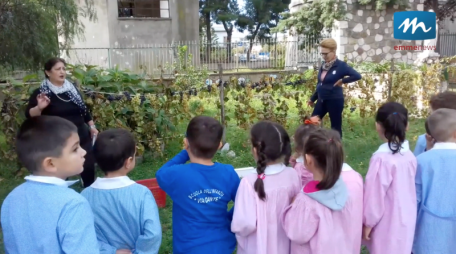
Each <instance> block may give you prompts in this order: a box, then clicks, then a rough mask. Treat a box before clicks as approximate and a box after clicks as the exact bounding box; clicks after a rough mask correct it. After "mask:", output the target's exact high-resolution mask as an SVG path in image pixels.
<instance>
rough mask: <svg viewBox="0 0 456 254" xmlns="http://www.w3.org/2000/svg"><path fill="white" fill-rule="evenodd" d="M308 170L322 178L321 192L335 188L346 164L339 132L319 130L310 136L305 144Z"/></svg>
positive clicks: (319, 187) (319, 184)
mask: <svg viewBox="0 0 456 254" xmlns="http://www.w3.org/2000/svg"><path fill="white" fill-rule="evenodd" d="M304 157H305V164H306V168H307V169H308V170H309V171H310V172H312V173H313V175H314V177H315V176H321V180H320V182H319V183H318V185H317V188H318V189H319V190H327V189H330V188H332V187H333V186H334V184H335V183H336V182H337V180H338V179H339V177H340V173H341V171H342V165H343V163H344V150H343V148H342V143H341V142H340V135H339V133H338V132H337V131H334V130H328V129H319V130H316V131H314V132H313V133H311V134H310V135H309V138H308V139H307V142H306V143H305V144H304Z"/></svg>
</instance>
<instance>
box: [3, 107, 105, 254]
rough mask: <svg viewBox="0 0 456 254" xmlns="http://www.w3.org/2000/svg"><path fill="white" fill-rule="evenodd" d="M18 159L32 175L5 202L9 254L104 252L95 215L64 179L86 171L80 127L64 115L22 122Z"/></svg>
mask: <svg viewBox="0 0 456 254" xmlns="http://www.w3.org/2000/svg"><path fill="white" fill-rule="evenodd" d="M16 149H17V155H18V158H19V161H20V162H21V163H22V165H24V166H25V167H26V168H27V169H28V170H29V171H30V172H31V173H32V175H30V176H27V177H25V180H26V182H25V183H23V184H21V185H19V186H18V187H16V188H15V189H14V190H13V191H12V192H11V193H10V194H9V195H8V196H7V197H6V199H5V201H4V202H3V204H2V212H1V213H2V214H1V223H2V224H1V225H2V230H3V242H4V245H5V250H6V253H14V254H31V253H67V254H70V253H71V254H76V253H86V254H92V253H93V254H96V253H100V251H99V248H98V243H97V238H96V235H95V227H94V220H93V214H92V211H91V209H90V205H89V203H88V202H87V200H86V199H85V198H83V197H82V196H81V195H79V194H78V193H77V192H76V191H74V190H73V189H70V188H68V186H69V185H71V184H73V183H74V182H76V181H71V182H66V181H65V180H64V179H66V178H68V177H70V176H74V175H78V174H80V173H81V172H82V170H83V165H84V155H85V154H86V151H84V150H83V149H82V148H81V147H80V146H79V136H78V130H77V128H76V126H75V125H74V124H73V123H71V122H69V121H68V120H65V119H63V118H60V117H56V116H37V117H32V118H30V119H27V120H25V121H24V123H23V124H22V125H21V127H20V129H19V133H18V135H17V140H16Z"/></svg>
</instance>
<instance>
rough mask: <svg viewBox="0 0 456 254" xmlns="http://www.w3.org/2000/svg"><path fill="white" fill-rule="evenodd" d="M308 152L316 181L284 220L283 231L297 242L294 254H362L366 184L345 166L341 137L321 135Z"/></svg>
mask: <svg viewBox="0 0 456 254" xmlns="http://www.w3.org/2000/svg"><path fill="white" fill-rule="evenodd" d="M304 151H305V154H304V158H305V162H306V168H307V169H308V170H309V171H310V172H312V174H313V180H312V181H310V182H309V183H307V184H306V186H304V188H303V190H302V191H301V192H300V193H299V194H298V195H297V196H296V199H295V200H294V202H293V203H292V204H291V205H290V206H288V207H287V208H286V209H284V212H283V215H282V226H283V228H284V230H285V232H286V234H287V236H288V237H289V238H290V240H291V252H290V253H291V254H302V253H306V254H320V253H331V254H359V253H360V247H361V241H360V239H361V236H362V235H361V229H362V191H363V190H362V179H360V178H359V175H357V173H356V172H354V171H353V172H352V169H351V168H350V167H349V166H348V165H346V164H345V166H344V152H343V148H342V144H341V142H340V135H339V133H338V132H336V131H334V130H326V129H320V130H317V131H315V132H314V133H312V134H310V136H309V138H308V139H307V141H306V142H305V144H304ZM343 168H344V169H343ZM342 170H344V173H343V174H342Z"/></svg>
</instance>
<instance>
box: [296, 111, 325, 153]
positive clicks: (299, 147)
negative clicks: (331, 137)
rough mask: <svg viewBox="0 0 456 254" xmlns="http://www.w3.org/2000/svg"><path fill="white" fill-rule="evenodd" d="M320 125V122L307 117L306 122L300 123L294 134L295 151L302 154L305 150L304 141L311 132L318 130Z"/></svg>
mask: <svg viewBox="0 0 456 254" xmlns="http://www.w3.org/2000/svg"><path fill="white" fill-rule="evenodd" d="M319 128H320V125H319V123H318V122H312V121H311V120H310V118H308V117H306V118H305V121H304V124H302V125H300V126H299V127H298V129H297V130H296V132H295V134H294V143H295V152H296V153H298V154H300V155H302V153H303V151H304V142H305V140H306V139H307V138H308V137H309V135H310V133H312V132H314V131H316V130H318V129H319Z"/></svg>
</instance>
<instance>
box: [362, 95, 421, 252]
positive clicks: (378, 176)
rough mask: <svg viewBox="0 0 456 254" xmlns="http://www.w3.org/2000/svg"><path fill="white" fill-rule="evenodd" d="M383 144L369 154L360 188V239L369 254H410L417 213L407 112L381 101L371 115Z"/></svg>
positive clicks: (392, 103)
mask: <svg viewBox="0 0 456 254" xmlns="http://www.w3.org/2000/svg"><path fill="white" fill-rule="evenodd" d="M375 121H376V129H377V132H378V135H379V137H380V139H381V140H382V141H384V144H382V145H381V146H380V147H379V148H378V150H377V151H376V152H375V153H374V154H373V156H372V158H371V160H370V162H369V169H368V171H367V175H366V180H365V189H364V215H363V223H364V229H363V231H364V232H363V238H364V240H365V245H366V247H367V248H368V249H369V252H370V253H371V254H383V253H411V252H412V244H413V238H414V231H415V223H416V215H417V201H416V200H417V199H416V192H415V174H416V168H417V161H416V158H415V156H414V155H413V153H412V152H411V151H410V148H409V143H408V141H407V140H406V135H405V133H406V131H407V127H408V111H407V109H406V108H405V107H404V106H403V105H401V104H399V103H397V102H388V103H385V104H383V105H382V106H381V107H380V108H379V109H378V111H377V115H376V117H375Z"/></svg>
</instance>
